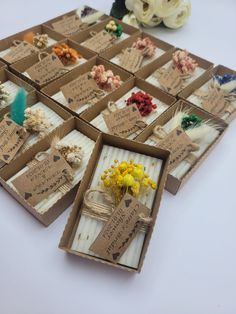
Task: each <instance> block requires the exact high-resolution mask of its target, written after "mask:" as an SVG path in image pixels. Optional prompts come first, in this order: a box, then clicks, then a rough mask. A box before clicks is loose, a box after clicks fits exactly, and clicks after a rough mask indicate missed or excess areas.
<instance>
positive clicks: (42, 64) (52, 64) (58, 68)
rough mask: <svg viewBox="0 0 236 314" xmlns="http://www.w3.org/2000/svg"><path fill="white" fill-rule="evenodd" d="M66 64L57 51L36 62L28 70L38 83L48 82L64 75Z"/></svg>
mask: <svg viewBox="0 0 236 314" xmlns="http://www.w3.org/2000/svg"><path fill="white" fill-rule="evenodd" d="M63 69H64V65H63V64H62V62H61V60H60V59H59V58H58V57H57V55H56V54H55V53H52V54H50V55H48V56H46V57H45V58H43V59H42V60H41V61H39V62H37V63H36V64H34V65H33V66H32V67H30V68H29V69H28V70H26V72H27V73H28V75H29V76H30V78H31V79H32V80H33V81H35V82H36V83H37V84H39V85H42V84H47V83H49V82H50V81H52V80H54V79H56V78H58V77H59V76H61V75H62V70H63Z"/></svg>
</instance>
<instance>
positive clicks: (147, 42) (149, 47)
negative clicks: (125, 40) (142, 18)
mask: <svg viewBox="0 0 236 314" xmlns="http://www.w3.org/2000/svg"><path fill="white" fill-rule="evenodd" d="M132 48H137V49H139V50H144V56H145V57H149V58H150V57H152V56H154V54H155V51H156V48H157V47H156V46H155V45H154V43H153V42H152V41H151V39H150V38H149V37H145V38H140V37H139V38H138V39H137V40H136V42H134V43H133V45H132Z"/></svg>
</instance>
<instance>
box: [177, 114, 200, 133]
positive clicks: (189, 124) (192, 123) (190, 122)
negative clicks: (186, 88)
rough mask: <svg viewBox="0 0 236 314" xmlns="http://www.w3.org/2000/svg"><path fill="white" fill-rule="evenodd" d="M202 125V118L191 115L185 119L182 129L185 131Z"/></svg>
mask: <svg viewBox="0 0 236 314" xmlns="http://www.w3.org/2000/svg"><path fill="white" fill-rule="evenodd" d="M201 124H202V118H201V117H199V116H198V115H196V114H190V115H187V116H185V117H183V119H182V122H181V127H182V129H183V130H188V129H193V128H196V127H199V126H200V125H201Z"/></svg>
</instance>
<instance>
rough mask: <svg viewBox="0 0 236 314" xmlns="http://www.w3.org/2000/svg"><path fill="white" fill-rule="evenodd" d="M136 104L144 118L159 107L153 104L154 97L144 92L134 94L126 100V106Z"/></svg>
mask: <svg viewBox="0 0 236 314" xmlns="http://www.w3.org/2000/svg"><path fill="white" fill-rule="evenodd" d="M132 104H136V105H137V108H138V110H139V112H140V114H141V116H142V117H145V116H148V115H149V114H150V113H151V112H152V111H153V110H154V109H156V108H157V105H155V104H153V103H152V97H151V95H149V94H148V93H144V92H142V91H139V92H136V93H132V95H131V96H130V97H129V98H128V99H127V100H126V105H127V106H129V105H132Z"/></svg>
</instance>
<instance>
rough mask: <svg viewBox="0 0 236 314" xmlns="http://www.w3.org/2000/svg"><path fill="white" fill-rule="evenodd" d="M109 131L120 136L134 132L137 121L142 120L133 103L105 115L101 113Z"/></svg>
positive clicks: (136, 127) (136, 128)
mask: <svg viewBox="0 0 236 314" xmlns="http://www.w3.org/2000/svg"><path fill="white" fill-rule="evenodd" d="M103 118H104V120H105V123H106V125H107V128H108V130H109V132H111V133H112V134H113V135H117V136H120V137H125V138H126V137H128V136H129V135H130V134H132V133H134V132H136V131H137V130H138V129H139V127H138V126H137V122H138V121H142V116H141V114H140V112H139V110H138V108H137V106H136V105H135V104H133V105H130V106H127V107H124V108H122V109H117V110H116V111H114V112H111V113H109V114H107V115H105V114H104V115H103Z"/></svg>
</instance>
